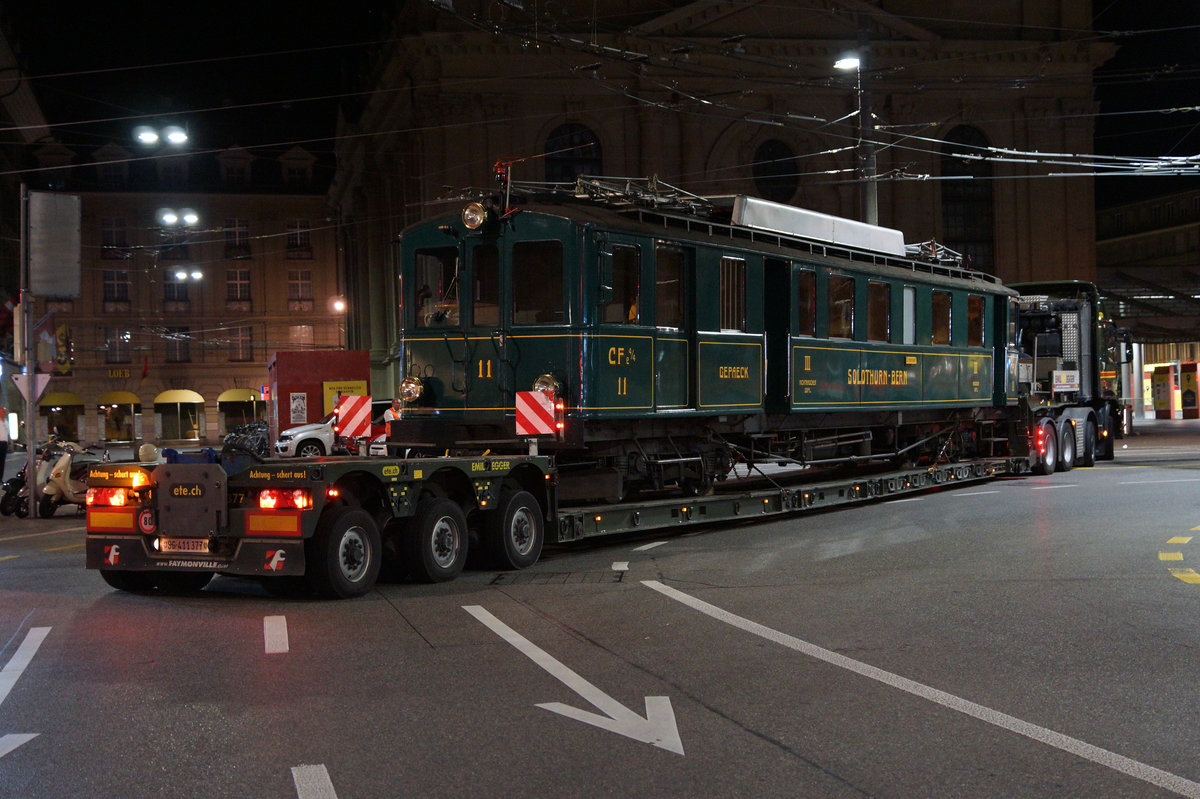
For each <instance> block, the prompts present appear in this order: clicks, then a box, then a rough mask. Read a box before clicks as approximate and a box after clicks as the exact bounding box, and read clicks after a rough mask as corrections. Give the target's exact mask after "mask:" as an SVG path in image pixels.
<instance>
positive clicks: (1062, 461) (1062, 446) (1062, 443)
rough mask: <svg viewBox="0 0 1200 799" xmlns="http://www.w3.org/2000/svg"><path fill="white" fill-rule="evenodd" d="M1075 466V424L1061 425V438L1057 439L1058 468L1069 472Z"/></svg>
mask: <svg viewBox="0 0 1200 799" xmlns="http://www.w3.org/2000/svg"><path fill="white" fill-rule="evenodd" d="M1074 466H1075V425H1073V424H1069V423H1068V424H1067V425H1066V426H1065V427H1063V434H1062V438H1060V439H1059V441H1058V470H1059V471H1060V472H1069V471H1071V469H1072V468H1074Z"/></svg>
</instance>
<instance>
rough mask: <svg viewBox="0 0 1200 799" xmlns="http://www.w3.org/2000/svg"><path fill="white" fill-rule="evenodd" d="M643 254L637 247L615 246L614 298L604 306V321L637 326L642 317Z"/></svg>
mask: <svg viewBox="0 0 1200 799" xmlns="http://www.w3.org/2000/svg"><path fill="white" fill-rule="evenodd" d="M641 272H642V254H641V251H640V250H639V249H638V248H637V247H631V246H629V245H628V244H614V245H613V248H612V297H610V298H609V300H608V302H607V303H605V305H604V321H605V322H607V323H609V324H629V325H636V324H637V323H638V320H639V319H640V317H641V313H642V311H641V308H640V307H639V306H640V296H639V295H640V292H641V285H642V283H641Z"/></svg>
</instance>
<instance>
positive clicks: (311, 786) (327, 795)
mask: <svg viewBox="0 0 1200 799" xmlns="http://www.w3.org/2000/svg"><path fill="white" fill-rule="evenodd" d="M292 782H294V783H296V796H297V797H299V799H337V791H335V790H334V789H333V781H332V780H330V779H329V772H328V771H327V770H326V769H325V766H323V765H319V764H318V765H316V766H292Z"/></svg>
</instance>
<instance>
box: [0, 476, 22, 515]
mask: <svg viewBox="0 0 1200 799" xmlns="http://www.w3.org/2000/svg"><path fill="white" fill-rule="evenodd" d="M25 466H26V464H21V468H20V469H19V470H18V471H17V473H16V475H14V476H13V477H10V478H8V479H7V480H5V481H4V486H3V487H2V488H0V516H12V515H13V513H15V512H16V510H17V503H18V502H19V501H20V498H21V497H20V495H21V489H22V488H24V487H25Z"/></svg>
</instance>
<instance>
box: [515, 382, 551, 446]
mask: <svg viewBox="0 0 1200 799" xmlns="http://www.w3.org/2000/svg"><path fill="white" fill-rule="evenodd" d="M516 409H517V435H519V436H552V435H554V433H555V429H554V427H555V426H554V397H552V396H551V395H550V394H549V393H548V392H545V391H518V392H517V400H516Z"/></svg>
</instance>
